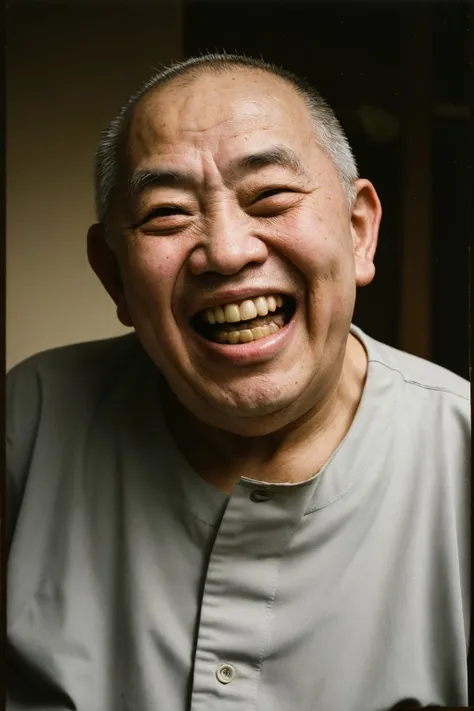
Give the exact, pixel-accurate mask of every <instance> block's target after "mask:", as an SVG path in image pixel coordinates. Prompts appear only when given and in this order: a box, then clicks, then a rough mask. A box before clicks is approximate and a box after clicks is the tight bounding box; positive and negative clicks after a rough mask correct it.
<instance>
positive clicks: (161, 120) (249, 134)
mask: <svg viewBox="0 0 474 711" xmlns="http://www.w3.org/2000/svg"><path fill="white" fill-rule="evenodd" d="M236 140H237V141H239V140H240V141H250V142H253V141H262V140H268V141H270V142H271V141H275V140H277V141H279V142H282V141H283V142H285V143H288V144H291V145H292V146H293V147H294V148H296V149H297V150H298V149H300V150H301V151H305V150H307V147H308V145H307V144H308V142H309V141H312V140H314V133H313V125H312V122H311V117H310V115H309V112H308V108H307V106H306V104H305V102H304V100H303V98H302V97H301V96H300V95H299V94H298V92H297V91H296V90H295V89H294V88H293V87H292V86H291V85H290V84H289V83H288V82H286V81H284V80H283V79H280V78H279V77H274V76H273V75H271V74H268V73H266V72H261V71H255V70H250V71H247V70H240V69H239V70H237V71H235V72H233V71H232V72H231V71H228V72H225V73H216V72H212V71H205V72H204V73H202V74H200V75H198V76H197V77H192V78H191V79H190V78H189V77H185V78H184V80H183V79H182V78H177V79H174V80H172V81H171V82H170V83H168V84H166V85H165V86H162V87H157V88H156V89H154V90H152V91H151V92H149V93H148V94H147V95H146V96H144V97H143V98H142V99H141V100H140V101H139V102H138V104H137V105H136V107H135V109H134V111H133V113H132V117H131V121H130V125H129V131H128V136H127V144H128V158H129V167H131V166H132V165H136V164H137V162H140V161H141V160H143V159H146V158H147V157H149V156H151V155H157V153H160V152H165V153H166V152H167V150H170V149H172V150H173V151H175V150H179V149H180V147H182V148H183V150H185V147H191V146H192V147H193V148H197V149H205V150H211V151H213V152H223V151H224V152H225V148H226V146H230V145H232V143H235V142H236ZM130 164H131V165H130Z"/></svg>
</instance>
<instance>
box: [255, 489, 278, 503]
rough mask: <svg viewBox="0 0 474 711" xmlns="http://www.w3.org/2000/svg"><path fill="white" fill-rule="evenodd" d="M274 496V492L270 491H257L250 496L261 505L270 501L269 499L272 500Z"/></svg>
mask: <svg viewBox="0 0 474 711" xmlns="http://www.w3.org/2000/svg"><path fill="white" fill-rule="evenodd" d="M272 496H273V494H272V492H271V491H268V489H255V490H254V491H252V493H251V494H250V499H251V500H252V501H254V502H255V503H256V504H260V503H262V501H268V499H271V498H272Z"/></svg>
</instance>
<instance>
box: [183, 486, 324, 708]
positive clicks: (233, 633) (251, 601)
mask: <svg viewBox="0 0 474 711" xmlns="http://www.w3.org/2000/svg"><path fill="white" fill-rule="evenodd" d="M313 489H314V484H313V482H312V481H311V482H304V483H303V484H299V485H276V486H272V485H262V484H259V483H257V482H253V481H251V480H248V479H241V480H240V482H239V483H238V484H237V485H236V487H235V489H234V491H233V493H232V495H231V496H230V498H229V501H228V504H227V508H226V510H225V513H224V516H223V518H222V521H221V524H220V526H219V529H218V532H217V535H216V538H215V541H214V545H213V548H212V552H211V555H210V559H209V564H208V568H207V574H206V579H205V583H204V590H203V597H202V605H201V612H200V620H199V630H198V636H197V643H196V649H195V657H194V674H193V690H192V697H191V706H190V711H242V709H249V708H257V695H258V684H259V676H260V669H261V665H262V662H263V660H264V658H265V650H266V643H267V640H268V637H269V635H271V628H272V624H273V618H272V606H273V602H274V600H275V595H276V594H277V592H278V572H279V566H280V560H281V557H282V556H283V555H284V553H285V549H286V547H287V546H288V544H289V542H290V540H291V538H292V536H293V534H294V532H295V530H296V529H297V527H298V526H299V525H300V523H301V520H302V517H303V515H304V513H305V510H306V507H307V506H308V503H309V501H310V499H311V495H312V492H313Z"/></svg>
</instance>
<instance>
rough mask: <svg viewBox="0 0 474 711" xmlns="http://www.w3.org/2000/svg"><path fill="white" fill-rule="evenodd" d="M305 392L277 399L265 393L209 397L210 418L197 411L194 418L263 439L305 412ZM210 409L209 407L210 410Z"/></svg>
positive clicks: (287, 394) (289, 394)
mask: <svg viewBox="0 0 474 711" xmlns="http://www.w3.org/2000/svg"><path fill="white" fill-rule="evenodd" d="M302 395H303V393H296V392H295V393H288V392H287V393H285V396H284V397H283V394H282V393H281V388H279V393H278V397H268V392H266V393H263V392H261V393H256V392H251V393H249V391H248V388H247V389H246V391H244V392H242V393H235V392H233V393H232V398H231V399H228V398H227V397H225V398H222V399H220V398H219V399H217V400H213V399H211V398H210V397H209V395H208V396H207V398H206V399H207V403H206V404H207V407H206V410H207V415H204V413H203V412H199V413H198V412H195V413H194V414H195V416H196V417H199V418H200V419H206V420H207V421H208V423H209V424H211V425H212V426H214V427H217V428H218V429H222V430H226V431H228V432H232V433H234V434H239V435H242V436H245V437H261V436H264V435H267V434H271V433H272V432H276V431H277V430H279V429H282V428H283V427H285V426H286V425H288V424H289V423H290V422H292V421H294V420H295V419H297V418H298V417H299V416H300V415H302V414H303V413H302V412H300V410H304V407H302V403H301V397H302ZM209 406H210V407H209Z"/></svg>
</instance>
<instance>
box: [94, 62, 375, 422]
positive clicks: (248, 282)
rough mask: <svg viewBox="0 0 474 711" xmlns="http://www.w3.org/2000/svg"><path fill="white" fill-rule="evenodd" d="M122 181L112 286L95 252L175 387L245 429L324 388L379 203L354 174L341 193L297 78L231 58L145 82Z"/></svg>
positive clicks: (339, 360)
mask: <svg viewBox="0 0 474 711" xmlns="http://www.w3.org/2000/svg"><path fill="white" fill-rule="evenodd" d="M126 182H127V195H129V196H130V198H127V200H126V201H125V200H122V206H121V207H120V209H119V208H117V209H116V210H115V214H114V219H113V222H112V224H113V231H114V243H115V245H116V246H115V249H114V255H113V259H116V260H117V262H118V265H119V270H120V286H117V285H115V286H114V287H111V286H110V283H109V284H107V283H106V281H107V279H106V278H105V277H104V273H105V272H104V267H103V266H102V267H99V268H98V267H97V264H98V263H99V262H100V263H102V265H103V264H104V259H103V258H102V257H101V258H100V259H96V258H94V257H93V258H92V260H91V261H93V263H94V268H95V269H96V271H97V272H98V273H99V276H101V278H102V280H103V281H104V283H106V286H107V288H108V289H109V292H110V293H111V294H112V296H113V297H114V299H115V300H116V302H117V303H118V307H119V314H120V315H121V318H122V320H123V321H124V322H125V323H127V324H129V325H133V327H134V328H135V330H136V332H137V334H138V336H139V338H140V341H141V342H142V344H143V346H144V348H145V349H146V351H147V352H148V354H149V355H150V357H151V358H152V360H153V361H154V362H155V363H156V365H157V366H158V368H159V369H160V370H161V372H162V373H163V375H164V377H165V378H166V380H167V381H168V384H169V386H170V388H171V390H172V391H173V392H174V393H175V395H176V397H177V398H178V400H179V401H180V402H181V403H182V404H183V405H184V406H185V407H186V408H187V409H188V410H190V411H191V412H192V413H193V414H194V415H195V416H197V417H198V418H199V419H200V420H203V421H205V422H207V423H209V424H211V425H214V426H217V427H219V428H221V429H226V430H229V431H233V432H236V433H239V434H249V435H252V434H258V433H264V432H270V431H272V430H274V429H276V428H279V427H283V426H285V425H288V424H289V423H291V422H292V421H294V420H296V419H297V418H299V417H301V416H302V415H304V413H306V412H308V410H310V409H311V408H312V407H316V406H317V404H318V403H321V402H323V401H324V399H325V397H327V396H328V394H329V393H330V392H331V390H333V389H334V388H335V387H336V386H337V382H338V380H339V378H340V377H341V373H342V371H343V366H344V360H345V354H346V347H347V345H348V333H349V326H350V323H351V318H352V314H353V308H354V300H355V290H356V285H357V284H359V285H364V284H366V283H368V282H369V281H370V280H371V279H372V277H373V272H374V267H373V255H374V251H375V245H376V236H377V228H378V222H379V219H380V206H379V203H378V199H377V196H376V194H375V191H374V189H373V187H372V186H371V184H370V183H368V181H358V183H357V186H356V187H357V198H356V202H355V205H354V207H353V208H352V209H350V208H349V207H348V204H347V201H346V198H345V195H344V192H343V188H342V186H341V181H340V178H339V175H338V173H337V171H336V169H335V167H334V165H333V163H332V161H331V159H330V158H329V157H328V156H327V155H326V153H325V152H323V150H322V149H321V148H320V147H319V146H318V144H317V142H316V140H315V134H314V127H313V124H312V122H311V119H310V117H309V115H308V111H307V109H306V106H305V104H304V102H303V100H302V99H301V98H300V97H299V96H298V94H297V93H296V92H295V91H294V89H293V88H292V87H291V86H289V85H287V84H286V83H285V82H284V81H282V80H281V79H279V78H277V77H273V76H272V75H268V74H266V73H263V72H260V71H257V70H252V69H249V70H246V69H245V70H242V69H239V70H236V71H234V72H226V73H225V74H216V73H214V72H205V73H204V74H202V75H200V76H199V77H197V78H193V79H191V80H190V81H188V82H186V83H183V82H181V81H180V80H179V79H178V80H174V81H172V82H171V83H170V84H168V85H166V86H164V87H161V88H159V89H157V90H154V91H152V92H150V93H149V94H148V95H146V96H145V97H144V98H142V99H141V100H140V102H139V103H138V104H137V106H136V107H135V109H134V113H133V117H132V120H131V124H130V127H129V133H128V143H127V166H126ZM95 249H96V247H94V246H93V247H92V251H94V250H95ZM97 249H99V247H97ZM100 249H104V247H103V246H102V247H100ZM111 254H112V253H111ZM105 271H106V270H105ZM109 271H110V270H109ZM350 338H352V337H350ZM350 338H349V340H350Z"/></svg>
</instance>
